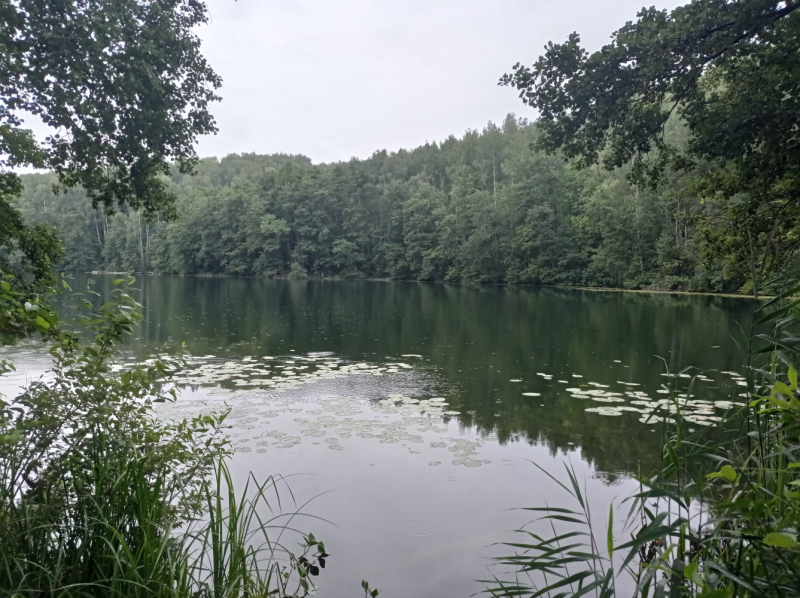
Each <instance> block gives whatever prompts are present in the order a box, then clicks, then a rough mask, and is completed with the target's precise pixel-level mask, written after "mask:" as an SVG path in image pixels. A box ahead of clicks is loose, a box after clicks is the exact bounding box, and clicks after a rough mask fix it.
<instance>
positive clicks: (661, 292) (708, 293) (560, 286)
mask: <svg viewBox="0 0 800 598" xmlns="http://www.w3.org/2000/svg"><path fill="white" fill-rule="evenodd" d="M76 273H77V272H72V274H76ZM82 274H88V275H104V276H105V275H109V276H169V277H175V278H182V277H187V278H189V277H191V278H243V279H256V278H264V279H266V280H297V281H300V280H321V281H337V282H359V281H361V282H363V281H367V282H402V283H413V284H441V285H454V286H465V287H508V288H528V289H534V288H546V289H569V290H574V291H592V292H599V293H649V294H658V295H706V296H711V297H727V298H731V299H750V300H753V299H755V297H753V296H752V295H740V294H736V293H715V292H713V291H671V290H664V289H625V288H619V287H589V286H577V285H576V286H573V285H564V284H512V283H489V284H481V283H474V282H448V281H444V280H404V279H395V278H339V277H327V278H326V277H324V276H308V277H307V278H302V279H293V278H290V277H289V276H236V275H232V274H217V273H207V274H165V273H160V272H134V273H131V272H105V271H100V270H92V271H84V272H82ZM774 297H775V295H759V297H758V299H756V300H757V301H760V300H762V299H764V300H766V299H772V298H774Z"/></svg>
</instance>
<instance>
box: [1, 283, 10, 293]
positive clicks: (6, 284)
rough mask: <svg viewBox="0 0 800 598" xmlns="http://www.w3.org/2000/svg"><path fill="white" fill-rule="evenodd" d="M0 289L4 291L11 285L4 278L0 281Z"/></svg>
mask: <svg viewBox="0 0 800 598" xmlns="http://www.w3.org/2000/svg"><path fill="white" fill-rule="evenodd" d="M0 289H3V290H4V291H10V290H11V285H10V284H8V283H7V282H6V281H5V280H3V281H0Z"/></svg>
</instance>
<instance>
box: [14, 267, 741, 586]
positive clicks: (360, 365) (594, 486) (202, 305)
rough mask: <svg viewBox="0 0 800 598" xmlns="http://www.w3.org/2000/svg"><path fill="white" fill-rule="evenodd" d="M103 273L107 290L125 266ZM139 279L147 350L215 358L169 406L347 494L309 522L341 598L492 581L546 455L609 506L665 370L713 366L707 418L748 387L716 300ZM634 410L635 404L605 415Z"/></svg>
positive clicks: (301, 486)
mask: <svg viewBox="0 0 800 598" xmlns="http://www.w3.org/2000/svg"><path fill="white" fill-rule="evenodd" d="M97 279H98V288H97V290H98V291H100V292H101V295H102V294H105V293H107V292H108V291H109V290H110V284H111V281H112V280H113V279H114V277H110V276H109V277H105V276H103V277H97ZM138 282H139V288H140V290H139V291H138V293H139V296H138V300H139V301H140V302H141V303H142V305H143V310H144V316H145V321H144V323H143V325H142V326H141V328H140V329H139V330H138V332H137V338H136V339H135V340H134V342H133V343H132V345H131V355H130V357H129V361H130V362H133V361H136V360H140V359H144V358H145V357H146V356H147V355H150V354H153V353H156V352H159V351H162V350H164V349H165V348H166V349H169V348H176V347H178V346H179V345H180V344H181V343H185V346H186V349H187V350H188V351H189V352H190V353H191V354H192V355H194V356H196V357H198V358H202V359H197V360H193V361H192V362H190V366H189V367H187V368H186V369H185V370H183V371H181V372H180V373H179V376H178V382H179V384H181V385H182V386H184V387H185V391H184V393H183V395H182V397H181V399H180V401H179V403H178V404H176V405H167V406H165V407H164V411H163V414H164V416H165V417H180V416H181V415H186V414H190V413H192V412H202V411H204V410H215V409H220V408H223V407H224V406H225V405H228V406H230V407H231V408H232V412H231V417H232V419H231V423H232V424H233V425H234V429H233V430H232V431H231V434H232V440H233V441H234V444H235V448H236V449H237V451H238V452H237V455H236V457H235V459H234V462H233V469H234V471H235V472H238V473H239V474H240V476H242V477H243V476H244V474H245V473H246V472H248V471H251V470H252V471H254V473H255V474H256V475H257V476H261V477H262V478H263V477H265V476H266V475H269V474H271V473H275V472H280V473H283V474H305V475H299V476H297V477H294V478H292V489H293V491H294V492H295V493H296V494H297V496H298V497H300V499H301V501H302V500H305V498H312V497H315V496H317V495H320V494H322V493H324V492H327V491H329V490H334V492H333V493H332V494H327V495H324V496H322V497H321V498H319V499H318V500H316V501H315V502H314V503H313V504H312V505H311V506H310V507H309V509H308V510H310V511H311V512H313V513H314V514H315V515H317V516H319V517H321V518H324V519H327V520H329V521H331V522H333V523H335V524H336V525H337V526H338V527H334V526H332V525H328V524H323V523H319V524H318V525H319V528H316V527H315V528H314V529H311V530H309V531H313V532H314V533H315V534H316V535H318V536H319V537H322V538H323V539H324V540H325V542H326V546H328V547H329V548H330V549H331V551H332V552H333V555H334V556H333V558H332V559H331V560H330V566H329V569H330V571H326V573H325V575H326V576H327V577H326V579H323V580H322V588H323V590H327V592H329V593H326V592H325V591H324V592H323V595H331V596H335V595H351V594H353V592H355V591H356V590H357V589H358V588H359V584H360V580H361V579H364V578H366V579H369V580H370V581H371V583H373V585H375V586H378V587H380V588H381V589H383V590H385V592H386V593H385V595H387V596H392V595H395V596H406V595H420V594H419V592H418V590H419V588H425V589H426V592H427V594H429V595H452V596H466V595H470V594H471V593H473V592H475V591H478V590H480V587H479V586H476V585H475V584H474V582H473V580H474V579H477V578H486V577H487V573H486V572H485V570H484V567H485V566H486V564H487V563H486V561H485V558H486V557H487V556H490V555H492V554H496V550H497V549H496V548H491V547H490V545H491V544H492V543H494V542H498V541H501V540H503V539H506V540H508V539H509V537H508V536H504V535H503V533H504V531H505V530H510V529H515V528H518V527H520V526H521V525H523V524H524V523H526V522H527V521H528V519H529V517H528V516H527V515H526V514H525V512H522V511H513V510H511V509H513V508H515V507H520V506H530V505H534V504H542V503H544V502H551V503H554V502H557V501H559V500H561V498H562V497H561V496H560V494H559V489H558V488H557V487H556V486H555V484H553V483H551V482H550V481H549V480H548V479H547V478H546V477H545V476H543V475H542V474H541V473H538V471H537V470H536V469H535V468H534V467H533V466H532V465H531V464H530V463H529V461H534V462H536V463H537V464H539V465H541V466H542V467H544V468H545V469H546V470H548V471H551V472H553V473H554V475H557V476H558V475H560V470H561V465H560V463H559V461H561V460H569V461H571V462H572V463H573V464H574V465H575V466H576V467H577V468H579V472H580V475H581V476H582V478H583V480H585V481H586V484H587V489H588V494H589V496H590V500H591V501H592V502H593V503H596V506H597V511H598V512H602V511H606V510H607V504H608V502H607V501H608V500H610V499H611V498H613V497H614V496H618V495H624V494H626V492H627V491H628V490H630V489H631V488H632V485H631V483H630V480H629V479H628V478H627V475H628V474H629V473H630V472H632V471H636V470H637V469H638V467H640V466H641V467H643V468H644V469H646V468H647V467H649V465H652V464H653V463H655V461H656V459H657V457H658V452H659V443H658V436H659V434H658V429H659V428H658V426H653V425H646V424H643V423H642V422H641V421H640V419H641V418H642V415H643V414H642V413H641V411H640V410H641V409H647V408H648V405H649V404H651V403H653V402H655V401H658V400H659V399H660V398H663V396H664V394H663V393H659V390H662V391H663V388H661V386H662V384H668V385H670V384H671V385H675V386H676V388H677V389H678V392H685V390H683V387H684V386H686V385H687V384H688V383H689V382H690V381H691V379H690V378H685V377H677V376H676V377H665V376H663V375H662V374H664V373H665V370H666V369H667V368H668V369H669V371H670V372H673V373H676V372H679V371H680V370H681V369H682V368H684V367H687V366H696V367H698V368H701V369H702V370H703V371H705V374H704V375H703V378H699V379H696V380H695V382H694V384H695V389H694V395H693V399H695V400H697V401H699V402H698V403H697V405H696V409H697V412H698V417H699V418H701V419H698V425H700V422H702V421H706V422H711V423H713V420H708V419H702V418H708V417H712V418H713V417H717V416H718V413H717V411H718V408H717V407H716V406H715V404H714V403H713V401H720V400H723V401H735V400H736V399H737V395H738V394H739V393H740V392H741V387H740V386H739V385H738V383H737V380H736V378H735V376H732V375H731V374H730V372H731V371H736V370H737V369H738V367H739V362H740V358H738V357H737V352H736V350H735V347H734V346H733V343H732V341H731V338H730V336H729V333H731V331H734V330H737V329H738V327H739V326H743V327H745V328H747V326H748V325H749V321H750V317H751V316H750V314H751V312H752V303H751V302H748V301H745V300H737V299H729V298H721V297H712V296H672V295H647V294H637V293H606V292H589V291H569V290H561V289H523V288H486V287H478V288H472V287H453V286H445V285H424V284H403V283H379V282H366V281H365V282H344V281H342V282H337V281H273V280H255V279H252V280H249V279H223V278H177V277H175V278H168V277H147V278H142V279H140V280H139V281H138ZM84 283H85V280H84V279H78V280H76V281H75V287H76V288H78V287H80V286H81V285H82V284H84ZM16 351H17V353H16V354H17V356H18V357H20V358H21V361H20V362H18V363H17V365H18V367H19V366H20V363H22V365H23V366H24V367H23V368H22V372H21V373H19V374H17V378H16V381H17V382H19V380H20V379H23V378H24V377H25V376H30V375H33V374H35V373H36V371H37V370H38V371H40V370H41V369H42V368H44V367H45V366H46V357H44V356H42V354H41V353H38V354H37V352H36V350H33V349H29V348H24V349H22V350H16ZM12 353H13V351H9V350H6V351H5V354H7V355H9V356H10V357H11V358H12V359H13V358H14V356H13V354H12ZM37 355H38V356H37ZM268 358H269V359H268ZM121 366H122V367H124V366H125V363H122V364H121ZM722 372H727V373H722ZM703 401H706V402H705V403H703ZM709 402H711V404H709ZM620 405H624V406H626V407H629V408H630V410H628V409H626V410H618V411H615V412H614V416H613V417H608V416H605V415H604V412H603V411H602V410H603V409H605V410H606V412H605V413H609V411H608V409H609V408H616V407H618V406H620ZM634 409H636V410H634ZM592 410H593V411H592ZM554 457H555V459H554Z"/></svg>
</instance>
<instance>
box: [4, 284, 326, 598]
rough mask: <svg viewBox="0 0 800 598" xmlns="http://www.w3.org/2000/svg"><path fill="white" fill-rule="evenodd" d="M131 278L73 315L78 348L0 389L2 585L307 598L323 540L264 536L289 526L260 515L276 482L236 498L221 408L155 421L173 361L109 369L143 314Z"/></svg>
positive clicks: (46, 590) (98, 593)
mask: <svg viewBox="0 0 800 598" xmlns="http://www.w3.org/2000/svg"><path fill="white" fill-rule="evenodd" d="M131 284H132V279H128V280H123V279H120V280H118V281H116V282H115V283H114V285H115V290H114V291H113V294H112V297H111V300H110V301H109V302H108V303H106V304H105V305H103V306H102V307H100V308H99V312H98V313H95V314H94V315H88V316H83V317H80V318H79V322H81V323H83V324H85V325H86V326H87V327H88V329H89V331H90V335H91V340H90V341H89V342H88V343H86V344H84V343H83V342H82V341H81V339H80V338H79V337H78V336H77V335H76V334H75V333H73V332H61V333H59V334H58V337H57V338H58V342H57V343H56V344H55V345H54V346H53V347H52V348H51V353H52V354H53V356H54V359H55V364H54V367H53V370H52V377H51V378H48V379H44V378H43V379H40V380H37V381H35V382H33V383H32V384H31V385H30V386H29V387H27V388H26V389H25V390H24V392H23V393H22V394H21V395H20V396H19V397H17V398H16V399H15V400H14V401H11V402H8V401H4V400H2V399H1V398H0V588H2V590H3V592H6V593H7V594H8V595H11V596H19V597H21V598H22V597H26V598H27V597H34V596H37V597H38V596H63V597H83V596H92V597H102V596H109V597H110V596H125V597H129V596H133V597H138V596H147V597H157V598H160V597H179V596H180V597H187V596H197V597H202V596H209V597H211V596H213V597H214V598H225V597H229V596H230V597H233V596H237V597H238V596H279V597H280V596H289V595H291V596H295V595H298V596H299V595H307V592H308V591H310V590H311V589H313V585H312V584H311V583H310V581H309V575H314V574H318V573H319V566H320V565H322V566H324V562H325V557H327V556H328V555H327V554H326V553H325V549H324V545H323V544H322V543H320V542H318V541H317V540H315V539H314V538H313V536H302V535H301V536H302V538H301V545H300V550H299V554H295V552H294V551H292V550H288V549H287V548H285V547H284V546H283V545H281V544H280V543H279V542H275V541H273V540H272V536H271V534H272V531H273V530H274V529H275V528H277V529H278V532H277V533H276V534H277V537H280V536H281V535H282V534H286V533H287V532H291V531H292V530H289V528H288V527H287V526H286V525H284V524H282V521H285V520H282V519H281V516H282V514H281V513H277V514H273V515H272V516H271V518H270V519H269V520H264V519H262V518H261V517H262V515H263V511H264V510H265V509H269V510H271V503H270V502H269V500H268V492H274V493H277V492H278V490H279V486H280V484H281V483H282V482H281V479H280V478H272V477H271V478H269V479H268V480H267V481H266V482H264V483H262V484H256V485H255V488H256V492H255V494H254V495H253V494H252V492H251V489H252V488H253V486H252V485H251V484H254V483H255V482H254V480H251V482H249V483H248V485H247V487H246V488H245V490H244V493H243V494H242V495H241V496H240V497H238V498H237V495H236V493H235V492H234V490H233V482H232V480H231V477H230V475H229V473H228V471H227V468H226V466H225V459H226V457H227V455H228V452H229V449H228V443H227V441H226V440H225V439H224V438H223V436H222V434H221V432H222V427H223V425H224V421H225V415H226V414H219V415H203V416H200V417H197V418H194V419H192V420H188V421H182V422H179V423H170V422H165V421H161V420H159V419H157V418H156V417H155V415H154V414H153V410H152V408H153V404H154V403H156V402H161V401H169V400H175V398H176V394H175V391H174V390H164V389H165V388H168V386H165V385H164V384H163V382H164V381H166V380H168V378H169V375H170V372H171V371H172V370H173V369H174V368H175V367H176V366H177V365H179V362H178V360H168V359H167V360H154V361H152V362H149V363H150V365H148V366H146V367H138V368H134V369H132V370H131V371H125V372H122V373H120V374H118V375H117V374H113V373H112V371H111V370H112V368H111V366H110V364H109V362H110V360H111V359H112V358H113V356H114V355H115V354H116V353H117V351H118V347H119V344H120V343H121V341H122V340H123V339H124V337H125V336H126V335H127V334H128V333H129V332H130V331H131V328H132V326H133V325H134V324H135V323H136V322H137V321H138V320H139V319H140V318H141V316H140V315H139V312H138V307H139V306H138V305H137V304H136V302H135V301H134V300H133V298H132V297H131V296H130V295H129V294H128V292H127V291H128V288H129V287H130V285H131ZM82 306H83V308H85V309H86V310H91V308H92V306H91V303H90V302H89V301H88V300H86V299H83V300H82ZM64 328H65V327H64V326H61V327H60V329H61V330H64ZM11 367H12V366H11V365H10V364H7V363H5V362H2V371H7V370H8V369H10V368H11ZM2 371H0V373H2ZM294 515H295V513H289V514H288V516H289V517H292V516H294ZM289 520H290V519H289ZM295 537H296V536H295ZM257 539H258V543H257V542H256V540H257ZM4 595H5V594H4Z"/></svg>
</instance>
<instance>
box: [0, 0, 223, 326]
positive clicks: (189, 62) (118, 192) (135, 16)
mask: <svg viewBox="0 0 800 598" xmlns="http://www.w3.org/2000/svg"><path fill="white" fill-rule="evenodd" d="M206 20H207V15H206V6H205V4H204V3H203V2H202V1H201V0H105V1H103V2H98V1H95V0H58V1H52V0H0V215H1V216H2V222H3V226H2V227H0V272H2V273H3V275H4V276H10V277H11V278H9V279H8V280H6V283H7V284H9V285H10V286H12V283H13V286H14V287H15V288H16V290H14V289H11V290H12V291H14V292H15V293H16V292H20V293H22V295H13V296H12V295H8V296H7V297H6V296H5V295H3V296H0V297H2V298H0V332H2V333H3V334H6V333H10V332H11V331H13V332H14V335H18V334H23V333H24V332H25V331H26V330H28V329H29V327H28V326H27V324H26V322H28V321H29V320H30V318H27V317H23V316H24V313H26V312H25V311H24V309H23V311H22V312H20V311H19V310H20V309H22V308H21V302H22V303H24V301H22V300H23V299H26V300H27V299H29V298H34V296H35V295H38V294H40V293H41V292H42V290H43V289H45V288H47V287H48V286H50V284H51V283H52V280H50V279H49V278H48V277H47V273H49V271H50V266H51V265H52V264H53V262H54V261H55V260H57V259H58V257H59V255H60V248H59V247H58V243H57V242H56V241H55V239H54V237H53V236H52V233H50V232H48V230H47V229H45V228H41V227H39V228H35V229H32V228H28V227H27V226H26V225H25V224H24V223H23V221H22V219H21V218H20V217H19V214H18V212H17V210H16V209H15V207H14V205H13V201H14V198H15V197H17V196H18V195H19V194H20V192H21V190H22V187H21V184H20V179H19V177H18V176H17V175H16V174H15V173H14V172H12V171H11V170H10V169H12V168H14V167H19V166H34V167H40V168H42V167H44V168H49V169H52V170H53V171H54V172H55V173H56V174H57V176H58V180H59V183H60V184H61V185H62V186H63V187H75V186H81V187H83V189H85V191H86V193H87V194H88V196H89V197H90V198H91V200H92V203H93V205H94V207H98V206H103V207H104V208H105V209H106V210H112V209H113V208H115V207H119V206H129V207H130V208H133V209H141V210H143V211H144V213H145V214H146V215H148V216H152V215H153V214H155V213H156V212H157V211H161V212H162V213H164V214H165V215H166V216H170V215H172V214H173V210H172V206H173V203H174V196H173V195H172V194H171V193H170V192H169V191H168V190H167V184H166V182H165V179H164V177H166V176H167V175H169V173H170V163H171V162H172V163H174V164H175V165H176V166H177V169H178V170H179V171H180V172H181V173H188V172H190V171H191V170H192V167H193V166H194V164H195V162H196V156H195V153H194V144H195V142H196V140H197V137H198V136H199V135H204V134H209V133H213V132H215V131H216V128H215V126H214V120H213V118H212V116H211V115H210V113H209V111H208V106H209V104H210V103H211V102H213V101H215V100H217V99H218V98H217V96H216V94H215V90H216V89H218V88H219V86H220V84H221V81H220V79H219V77H218V76H217V75H216V74H215V73H214V71H213V70H212V69H211V68H210V66H209V65H208V63H207V62H206V60H205V59H204V58H203V56H202V55H201V54H200V40H199V38H198V37H197V36H196V35H195V34H194V33H193V28H194V27H196V26H197V25H200V24H203V23H205V22H206ZM27 114H33V115H35V116H37V117H38V118H40V119H41V120H42V121H43V122H44V123H45V124H46V125H48V126H50V127H51V128H52V129H54V133H53V135H51V136H49V137H47V139H45V140H43V141H39V140H37V139H35V138H34V135H33V133H32V132H31V131H30V130H27V129H25V128H23V118H24V117H25V115H27ZM27 302H28V303H30V301H27ZM37 317H38V316H37ZM39 328H40V330H41V329H42V328H43V327H42V326H40V327H39ZM6 338H10V337H8V336H6Z"/></svg>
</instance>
